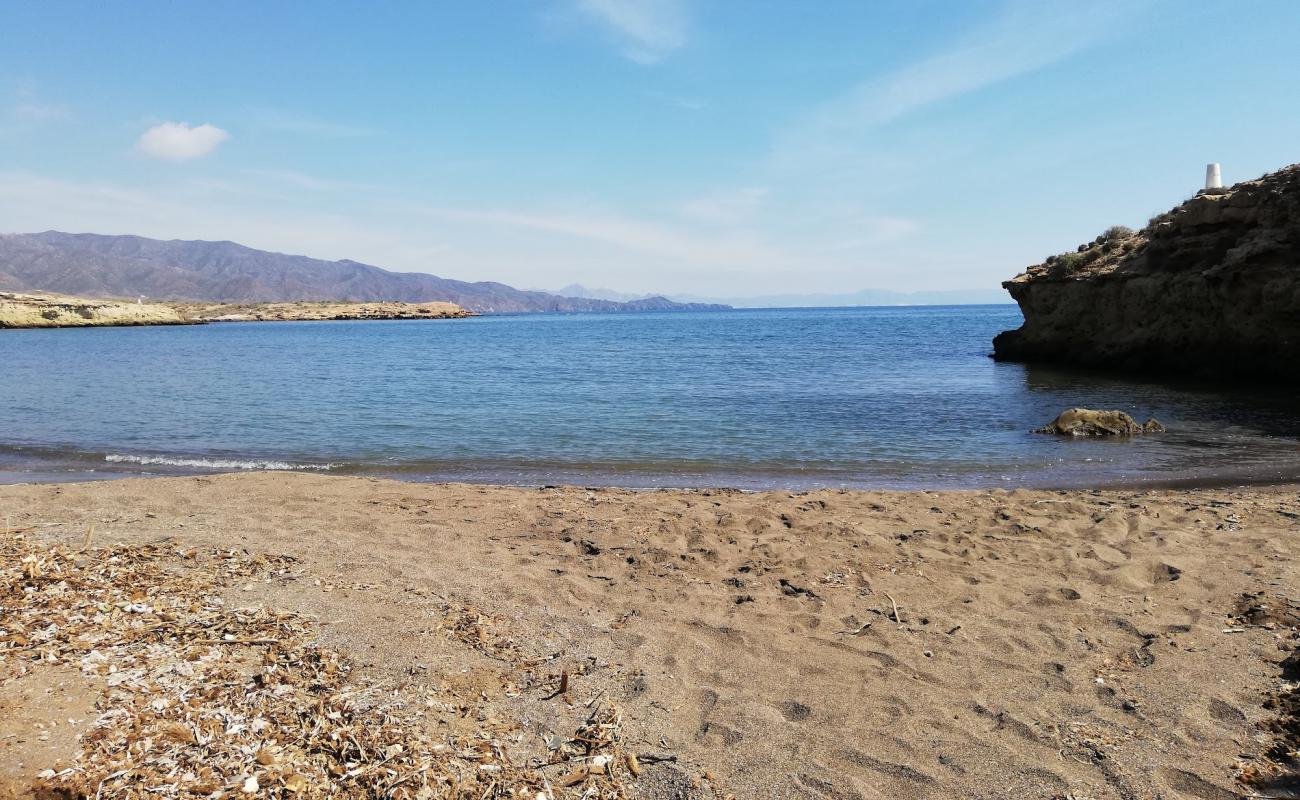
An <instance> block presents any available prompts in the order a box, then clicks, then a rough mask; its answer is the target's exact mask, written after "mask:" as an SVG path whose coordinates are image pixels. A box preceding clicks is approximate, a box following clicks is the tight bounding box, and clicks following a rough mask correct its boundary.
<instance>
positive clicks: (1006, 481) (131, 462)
mask: <svg viewBox="0 0 1300 800" xmlns="http://www.w3.org/2000/svg"><path fill="white" fill-rule="evenodd" d="M15 449H22V448H15ZM32 449H33V450H38V449H39V448H32ZM4 455H6V454H5V453H4V452H3V451H2V450H0V457H3V456H4ZM9 455H10V457H11V460H10V461H9V463H6V462H5V461H3V460H0V486H13V485H28V484H30V485H38V484H50V483H87V482H101V481H118V480H131V479H136V478H142V479H166V478H186V477H215V476H222V475H256V474H272V475H274V474H298V475H318V476H323V477H331V478H356V479H362V480H386V481H395V482H399V483H409V484H413V485H433V486H442V485H462V486H482V487H488V488H501V489H512V488H513V489H548V488H556V487H572V488H586V489H597V490H600V489H616V490H628V491H638V492H656V491H664V492H672V491H702V490H721V491H738V492H745V493H750V494H761V493H764V492H802V493H806V492H816V491H847V492H951V491H997V490H1003V491H1014V490H1023V491H1043V492H1054V491H1093V490H1097V491H1148V490H1151V491H1154V490H1170V491H1197V490H1213V489H1230V488H1243V489H1247V488H1269V487H1280V486H1291V485H1300V460H1298V461H1297V463H1296V464H1295V465H1293V466H1292V467H1291V468H1290V469H1284V470H1282V471H1279V472H1277V473H1274V474H1256V473H1254V472H1252V471H1251V470H1249V469H1240V468H1239V469H1224V470H1220V471H1218V472H1212V473H1206V474H1192V475H1188V474H1179V475H1154V474H1153V475H1145V476H1131V475H1119V474H1114V473H1107V472H1105V471H1103V470H1096V471H1095V472H1092V473H1091V474H1086V473H1079V474H1074V475H1069V476H1063V477H1062V478H1061V480H1059V481H1047V480H1038V481H1035V480H1032V479H1031V477H1030V476H1028V475H1022V476H1008V475H999V476H996V477H993V476H991V475H988V474H978V473H971V474H970V475H969V476H967V477H968V480H962V479H961V477H959V476H951V479H950V480H948V481H946V482H944V481H935V480H933V479H930V480H925V479H921V478H917V479H916V480H911V479H899V478H897V477H895V478H892V479H885V478H883V477H859V478H852V479H839V480H837V479H835V478H833V477H832V476H830V475H809V474H808V473H800V472H781V473H777V472H728V471H725V470H719V471H702V472H698V473H689V474H684V473H670V472H661V471H657V470H654V469H644V470H627V469H623V470H620V469H617V468H612V469H595V470H590V471H588V470H583V469H581V468H575V467H555V466H553V465H530V464H512V465H509V466H495V467H494V466H482V467H475V468H469V467H466V466H465V465H408V466H406V467H404V468H393V467H392V466H391V465H390V466H381V465H378V464H365V465H359V464H352V463H343V462H320V463H297V462H292V461H287V460H282V459H277V458H272V457H263V456H256V457H246V458H241V457H237V456H230V455H226V456H220V457H212V458H189V457H155V456H132V457H129V458H128V457H121V456H119V457H112V456H109V457H101V458H99V459H87V458H84V457H83V458H78V459H75V460H67V461H59V460H57V459H54V458H49V457H40V458H34V459H32V460H30V461H28V462H27V463H22V462H21V461H20V460H19V459H17V458H13V456H12V451H11V452H10V453H9ZM27 476H39V477H36V478H34V479H27Z"/></svg>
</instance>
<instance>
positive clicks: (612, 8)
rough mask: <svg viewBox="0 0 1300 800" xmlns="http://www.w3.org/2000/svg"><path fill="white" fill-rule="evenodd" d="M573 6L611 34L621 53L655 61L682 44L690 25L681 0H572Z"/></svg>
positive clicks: (637, 59)
mask: <svg viewBox="0 0 1300 800" xmlns="http://www.w3.org/2000/svg"><path fill="white" fill-rule="evenodd" d="M573 3H574V8H575V9H576V10H577V11H578V12H579V13H580V14H582V15H583V16H585V17H586V18H588V19H590V20H592V21H594V22H595V23H597V24H598V25H600V26H601V27H602V28H603V29H604V30H605V31H606V32H607V33H608V34H609V35H611V36H613V37H614V39H615V41H616V43H617V44H618V47H619V51H620V52H621V53H622V54H623V56H624V57H625V58H627V59H629V60H631V61H635V62H636V63H638V64H655V63H658V62H660V61H662V60H663V59H665V58H667V57H668V56H669V55H670V54H672V53H673V52H674V51H676V50H678V49H680V48H682V47H684V46H685V45H686V42H687V38H688V30H689V27H690V24H689V19H688V15H687V13H686V8H685V7H684V5H683V3H682V0H573Z"/></svg>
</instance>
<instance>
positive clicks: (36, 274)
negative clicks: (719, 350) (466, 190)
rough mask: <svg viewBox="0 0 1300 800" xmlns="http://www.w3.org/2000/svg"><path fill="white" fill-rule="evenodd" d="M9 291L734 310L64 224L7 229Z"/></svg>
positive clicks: (2, 239) (4, 248)
mask: <svg viewBox="0 0 1300 800" xmlns="http://www.w3.org/2000/svg"><path fill="white" fill-rule="evenodd" d="M0 290H7V291H19V292H21V291H38V292H39V291H43V292H57V293H59V294H71V295H78V296H82V297H131V298H134V297H137V296H139V295H143V296H145V297H148V298H150V299H155V300H194V301H205V302H219V303H266V302H287V301H297V300H339V301H350V302H366V301H402V302H410V303H420V302H427V301H431V300H445V301H450V302H453V303H456V304H458V305H460V306H462V307H464V308H466V309H469V310H470V311H476V312H479V313H509V312H538V311H559V312H566V311H712V310H721V309H725V308H727V306H725V305H719V304H713V303H679V302H674V301H672V300H668V299H666V298H664V297H658V296H655V297H646V298H639V299H636V300H633V301H630V302H618V301H614V300H604V299H599V298H590V297H565V296H561V295H556V294H550V293H547V292H537V291H522V290H520V289H516V288H514V287H512V286H507V285H506V284H504V283H496V282H493V281H479V282H473V283H471V282H467V281H458V280H452V279H449V278H440V277H437V276H436V275H429V274H427V273H423V272H390V271H388V270H385V269H381V268H379V267H375V266H370V265H369V264H362V263H359V262H356V261H349V260H343V261H324V260H321V259H317V258H309V257H307V256H294V255H285V254H283V253H272V252H267V251H265V250H255V249H253V248H251V247H245V246H243V245H240V244H236V243H234V242H202V241H180V240H171V241H160V240H157V239H146V238H144V237H141V236H104V235H100V234H92V233H61V232H59V231H46V232H44V233H18V234H2V235H0Z"/></svg>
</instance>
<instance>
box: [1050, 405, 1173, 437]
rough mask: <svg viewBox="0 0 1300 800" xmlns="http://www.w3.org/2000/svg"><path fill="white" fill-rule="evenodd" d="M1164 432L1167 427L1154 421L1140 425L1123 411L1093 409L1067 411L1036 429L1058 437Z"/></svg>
mask: <svg viewBox="0 0 1300 800" xmlns="http://www.w3.org/2000/svg"><path fill="white" fill-rule="evenodd" d="M1164 431H1165V426H1164V425H1161V424H1160V423H1159V422H1156V421H1155V420H1154V419H1149V420H1147V421H1146V422H1145V423H1144V424H1142V425H1139V424H1137V421H1136V420H1134V419H1133V418H1132V417H1130V416H1129V415H1128V414H1125V413H1124V412H1123V411H1094V410H1093V409H1091V408H1070V409H1066V410H1065V411H1062V412H1061V414H1060V415H1059V416H1058V417H1057V418H1056V419H1054V420H1052V422H1051V423H1049V424H1047V425H1044V426H1043V427H1041V428H1035V429H1034V433H1052V434H1056V435H1057V436H1136V435H1138V434H1141V433H1164Z"/></svg>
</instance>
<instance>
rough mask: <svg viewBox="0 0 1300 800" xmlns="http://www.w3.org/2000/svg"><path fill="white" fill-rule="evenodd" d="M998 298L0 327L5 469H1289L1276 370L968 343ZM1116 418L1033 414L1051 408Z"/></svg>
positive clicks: (869, 480)
mask: <svg viewBox="0 0 1300 800" xmlns="http://www.w3.org/2000/svg"><path fill="white" fill-rule="evenodd" d="M1019 324H1020V316H1019V312H1018V311H1017V310H1016V308H1015V307H1014V306H978V307H970V306H967V307H928V308H854V309H793V310H753V311H734V312H719V313H702V314H681V313H676V314H669V313H665V314H624V315H594V314H575V315H524V316H500V317H480V318H476V319H469V320H447V321H409V322H308V323H231V324H218V325H207V326H201V327H176V328H170V327H160V328H102V329H85V330H75V329H70V330H22V331H0V361H2V366H0V481H10V482H13V481H32V480H69V479H81V478H91V477H114V476H122V475H131V474H144V473H147V474H172V473H177V472H182V473H183V472H205V471H225V470H237V469H313V470H320V471H327V472H330V473H333V474H358V473H359V474H375V475H389V476H397V477H403V478H408V479H414V480H439V481H441V480H465V481H486V482H493V483H519V484H530V485H531V484H548V483H579V484H602V485H604V484H616V485H624V486H646V487H648V486H699V485H720V486H735V487H742V488H766V487H788V488H804V487H811V486H850V487H936V488H937V487H974V486H1016V485H1027V486H1072V485H1103V484H1117V483H1138V482H1157V483H1167V482H1173V481H1181V480H1186V479H1192V480H1197V481H1211V480H1284V479H1289V478H1295V477H1297V476H1300V415H1298V414H1297V413H1296V405H1295V402H1294V401H1293V399H1292V398H1291V396H1289V395H1288V394H1287V393H1282V392H1269V391H1262V390H1249V389H1244V388H1238V387H1233V386H1227V387H1223V386H1220V387H1213V388H1211V387H1205V386H1192V385H1189V386H1174V387H1171V386H1169V385H1163V384H1157V383H1149V382H1141V381H1135V380H1132V379H1116V378H1106V377H1097V376H1095V375H1087V374H1080V373H1072V372H1067V371H1061V370H1049V369H1041V368H1026V367H1024V366H1021V365H1015V364H999V363H995V362H993V361H992V360H990V359H989V358H988V352H989V349H990V344H989V342H990V339H991V338H992V337H993V335H994V334H995V333H997V332H998V331H1000V330H1004V329H1006V328H1012V327H1016V326H1018V325H1019ZM1075 405H1082V406H1093V407H1105V408H1119V409H1123V410H1125V411H1128V412H1129V413H1131V414H1132V415H1133V416H1135V417H1137V418H1138V419H1139V421H1140V420H1143V419H1146V418H1147V417H1148V416H1155V417H1157V418H1159V419H1160V420H1161V421H1163V422H1164V423H1165V424H1166V425H1167V426H1168V427H1169V428H1170V432H1169V433H1168V434H1165V435H1162V436H1153V437H1144V438H1138V439H1134V440H1132V441H1122V442H1115V441H1109V442H1100V441H1069V440H1061V439H1057V438H1053V437H1047V436H1041V435H1035V434H1032V433H1030V429H1031V428H1032V427H1034V426H1037V425H1041V424H1044V423H1046V422H1048V421H1049V420H1051V419H1052V418H1053V417H1054V416H1055V415H1056V414H1057V413H1058V412H1059V411H1061V410H1062V409H1064V408H1067V407H1069V406H1075Z"/></svg>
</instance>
